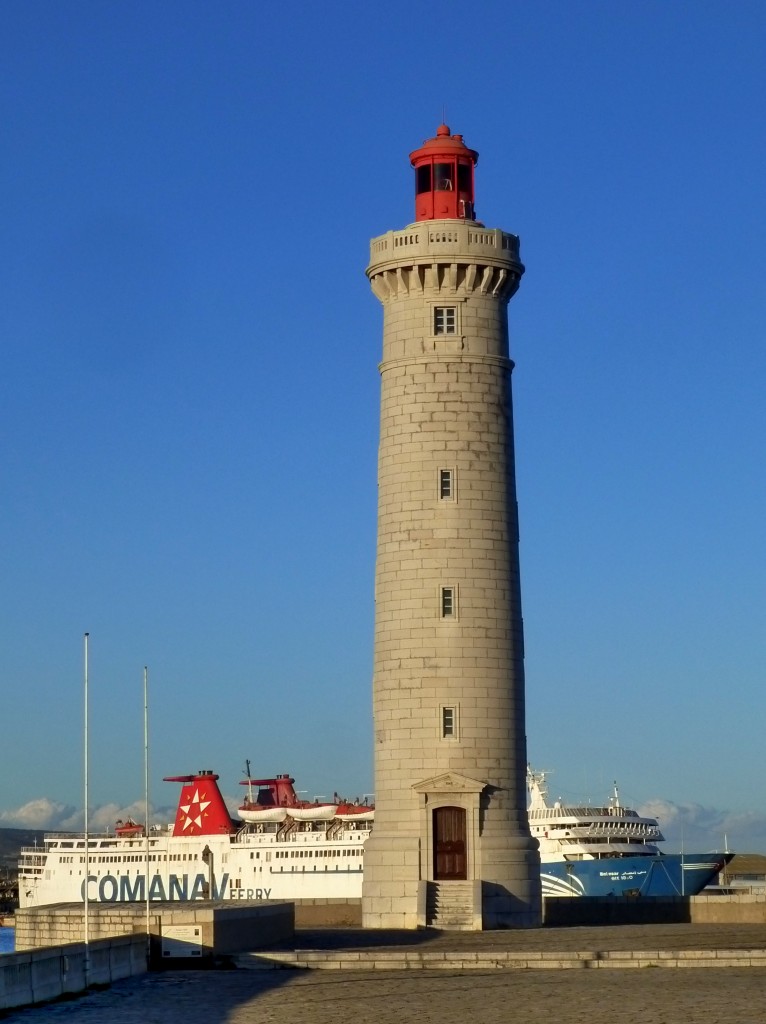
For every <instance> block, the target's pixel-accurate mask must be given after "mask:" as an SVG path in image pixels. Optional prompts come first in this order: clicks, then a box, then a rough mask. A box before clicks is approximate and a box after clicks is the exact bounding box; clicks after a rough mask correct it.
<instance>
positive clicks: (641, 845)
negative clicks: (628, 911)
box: [527, 767, 732, 896]
mask: <svg viewBox="0 0 766 1024" xmlns="http://www.w3.org/2000/svg"><path fill="white" fill-rule="evenodd" d="M547 775H548V773H547V772H535V771H533V770H532V768H531V767H530V768H528V769H527V789H528V791H529V811H528V813H529V826H530V830H531V832H532V835H533V837H534V838H535V839H537V841H538V842H539V844H540V875H541V879H542V891H543V896H695V895H696V894H697V893H699V892H700V891H701V890H702V889H704V887H705V886H706V885H707V884H708V883H709V882H711V881H712V880H713V879H714V878H715V877H716V876H717V875H718V873H719V872H720V871H721V870H722V868H723V867H724V866H725V865H726V864H727V863H728V861H729V860H731V857H732V854H729V853H704V854H701V853H678V854H669V853H663V852H661V851H660V849H659V847H658V846H657V843H661V842H663V841H664V836H663V835H662V832H661V831H660V827H659V824H658V822H657V820H656V818H645V817H641V815H639V814H638V812H637V811H635V810H632V809H631V808H630V807H625V806H624V805H623V804H622V803H621V802H620V795H619V792H618V789H617V784H616V783H615V785H614V791H613V794H612V797H611V799H610V800H609V803H608V804H607V805H606V806H602V807H591V806H589V805H586V806H580V807H576V806H567V805H565V804H562V802H561V801H560V800H556V801H554V803H553V804H549V803H548V801H547V797H548V790H547V786H546V781H545V780H546V776H547Z"/></svg>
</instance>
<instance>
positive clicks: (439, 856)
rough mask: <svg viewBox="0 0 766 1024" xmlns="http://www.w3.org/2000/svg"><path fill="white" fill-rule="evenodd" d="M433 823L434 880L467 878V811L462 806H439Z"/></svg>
mask: <svg viewBox="0 0 766 1024" xmlns="http://www.w3.org/2000/svg"><path fill="white" fill-rule="evenodd" d="M433 825H434V881H436V882H439V881H443V880H446V879H465V878H467V877H468V861H467V857H466V846H465V811H464V810H463V808H462V807H437V808H436V810H435V811H434V818H433Z"/></svg>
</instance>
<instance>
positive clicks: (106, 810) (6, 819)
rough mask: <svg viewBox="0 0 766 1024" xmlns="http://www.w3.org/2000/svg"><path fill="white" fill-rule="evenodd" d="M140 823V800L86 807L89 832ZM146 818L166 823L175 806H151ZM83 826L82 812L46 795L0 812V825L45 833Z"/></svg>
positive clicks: (110, 829)
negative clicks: (123, 823) (130, 820)
mask: <svg viewBox="0 0 766 1024" xmlns="http://www.w3.org/2000/svg"><path fill="white" fill-rule="evenodd" d="M129 817H130V818H133V819H134V820H135V821H140V822H143V820H144V817H145V815H144V804H143V801H138V800H137V801H135V802H134V803H132V804H128V805H127V806H121V805H120V804H114V803H112V804H102V805H101V806H100V807H92V808H91V810H90V816H89V822H88V828H89V830H90V831H92V832H113V831H114V827H115V824H116V823H117V821H119V820H122V821H124V820H125V819H126V818H129ZM149 819H150V821H151V822H152V824H167V823H168V822H170V821H174V820H175V808H174V807H173V808H171V807H156V808H155V807H153V808H151V809H150V814H149ZM83 825H84V819H83V813H82V810H81V809H77V808H75V807H72V806H70V805H68V804H61V803H58V802H57V801H56V800H51V799H50V797H45V796H44V797H39V798H38V799H36V800H30V801H29V803H26V804H23V805H22V806H21V807H17V808H16V809H15V810H10V811H0V828H35V829H45V830H46V831H49V832H78V831H81V830H82V828H83Z"/></svg>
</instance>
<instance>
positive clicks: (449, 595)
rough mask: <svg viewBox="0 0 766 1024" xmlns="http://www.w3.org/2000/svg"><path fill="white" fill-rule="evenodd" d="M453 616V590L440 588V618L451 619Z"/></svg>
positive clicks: (451, 588) (452, 588)
mask: <svg viewBox="0 0 766 1024" xmlns="http://www.w3.org/2000/svg"><path fill="white" fill-rule="evenodd" d="M454 614H455V588H454V587H442V618H443V619H451V618H452V617H453V616H454Z"/></svg>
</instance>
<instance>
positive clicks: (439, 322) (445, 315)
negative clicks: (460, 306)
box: [434, 306, 457, 334]
mask: <svg viewBox="0 0 766 1024" xmlns="http://www.w3.org/2000/svg"><path fill="white" fill-rule="evenodd" d="M456 333H457V307H456V306H434V334H456Z"/></svg>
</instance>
